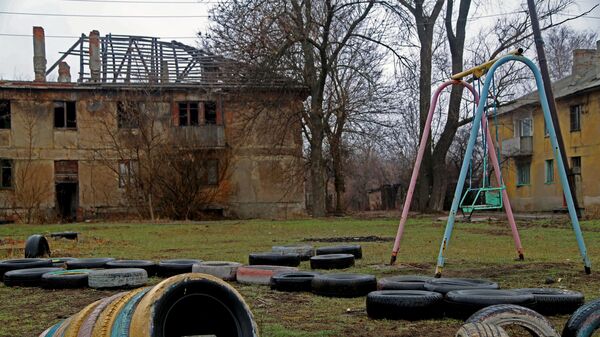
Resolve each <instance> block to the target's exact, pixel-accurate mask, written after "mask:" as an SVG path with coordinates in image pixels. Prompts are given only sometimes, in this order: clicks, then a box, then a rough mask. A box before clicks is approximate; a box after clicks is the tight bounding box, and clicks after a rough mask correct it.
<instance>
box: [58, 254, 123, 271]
mask: <svg viewBox="0 0 600 337" xmlns="http://www.w3.org/2000/svg"><path fill="white" fill-rule="evenodd" d="M114 260H115V259H113V258H112V257H91V258H83V259H75V260H70V261H66V262H65V265H66V266H67V269H92V268H104V267H105V266H106V264H107V263H108V262H110V261H114Z"/></svg>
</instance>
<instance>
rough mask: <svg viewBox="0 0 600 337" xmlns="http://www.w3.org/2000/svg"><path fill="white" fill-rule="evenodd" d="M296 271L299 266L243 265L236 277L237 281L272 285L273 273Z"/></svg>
mask: <svg viewBox="0 0 600 337" xmlns="http://www.w3.org/2000/svg"><path fill="white" fill-rule="evenodd" d="M296 271H298V268H296V267H286V266H265V265H254V266H241V267H239V268H238V269H237V272H236V275H235V277H236V280H237V282H238V283H242V284H258V285H270V284H271V277H273V275H276V274H278V273H284V272H296Z"/></svg>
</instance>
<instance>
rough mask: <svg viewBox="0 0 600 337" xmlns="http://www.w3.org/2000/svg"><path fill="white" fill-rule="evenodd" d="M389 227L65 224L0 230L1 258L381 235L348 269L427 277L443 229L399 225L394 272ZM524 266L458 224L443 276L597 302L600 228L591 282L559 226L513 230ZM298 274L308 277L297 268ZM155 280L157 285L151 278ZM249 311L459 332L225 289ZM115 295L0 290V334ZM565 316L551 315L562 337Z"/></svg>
mask: <svg viewBox="0 0 600 337" xmlns="http://www.w3.org/2000/svg"><path fill="white" fill-rule="evenodd" d="M397 223H398V220H397V219H354V218H336V219H319V220H297V221H268V220H252V221H215V222H194V223H164V224H148V223H80V224H68V225H39V226H37V225H36V226H33V225H3V226H0V240H2V241H0V259H6V258H18V257H22V254H23V251H22V250H20V249H12V248H14V247H19V248H22V247H23V246H24V240H25V239H26V238H27V237H28V236H29V235H31V234H35V233H50V232H54V231H63V230H74V231H78V232H80V240H79V241H78V242H73V241H68V240H64V239H63V240H54V239H49V243H50V248H51V250H52V255H53V256H73V257H103V256H110V257H115V258H123V259H151V260H160V259H167V258H198V259H203V260H230V261H240V262H247V259H248V253H250V252H260V251H269V250H270V249H271V246H273V245H279V244H286V243H297V242H312V243H313V244H314V245H315V246H325V245H332V244H336V243H326V242H318V241H316V239H319V238H333V237H357V236H371V235H374V236H379V237H381V238H383V239H385V240H382V241H378V242H360V244H361V245H362V247H363V255H364V257H363V259H361V260H357V264H356V266H355V267H354V268H351V269H349V270H347V271H349V272H359V273H370V274H374V275H376V276H377V277H384V276H390V275H398V274H426V275H433V271H434V267H435V260H436V257H437V252H438V248H439V244H440V240H441V238H442V234H443V230H444V226H445V222H441V221H436V220H435V219H433V218H428V217H423V218H417V219H412V220H410V221H409V222H408V224H407V226H406V232H405V235H404V238H403V242H402V247H401V251H400V254H399V256H398V262H397V264H396V265H395V266H389V265H386V263H388V262H389V258H390V251H391V247H392V243H393V242H391V241H389V240H391V239H392V237H393V236H394V235H395V232H396V228H397ZM518 225H519V226H520V233H521V239H522V241H523V245H524V248H525V259H526V260H525V261H524V262H518V261H514V258H515V257H516V252H515V251H514V245H513V242H512V239H511V236H510V230H509V228H508V225H507V224H506V223H505V222H490V223H477V224H475V223H458V224H457V225H456V227H455V231H454V236H453V237H452V240H451V242H450V246H449V249H448V251H447V264H446V268H445V270H444V276H448V277H481V278H488V279H492V280H494V281H497V282H499V284H500V286H501V287H503V288H511V287H542V286H546V285H545V284H544V282H545V281H546V279H547V278H549V277H552V278H553V279H555V280H557V283H555V284H553V285H552V286H553V287H561V288H562V287H565V288H568V289H573V290H578V291H582V292H583V293H584V294H585V295H586V298H587V299H588V300H589V299H594V298H598V297H600V274H599V273H600V269H599V268H600V221H584V222H583V223H582V229H583V231H584V236H585V240H586V244H587V248H588V253H589V256H590V257H591V260H592V275H585V274H584V273H583V266H582V263H581V258H580V256H579V251H578V249H577V244H576V242H575V237H574V235H573V232H572V231H571V229H570V224H569V223H568V222H567V220H566V219H565V218H556V219H553V220H543V221H542V220H538V221H528V222H526V223H523V222H522V221H521V222H519V223H518ZM301 268H302V269H309V268H310V267H309V266H308V263H307V262H303V263H302V265H301ZM151 281H152V283H156V282H159V281H160V280H159V279H158V278H156V279H155V278H153V279H151ZM233 286H234V287H236V288H237V289H238V290H239V291H240V292H241V293H242V294H243V296H244V297H245V299H246V301H247V302H248V304H249V305H250V307H251V309H252V311H253V313H254V315H255V319H256V321H257V322H258V326H259V329H260V333H261V336H265V337H276V336H293V337H308V336H311V337H312V336H315V337H316V336H349V337H355V336H377V337H385V336H395V337H398V336H434V337H435V336H454V334H455V333H456V330H457V329H458V327H459V326H460V325H461V322H460V321H457V320H452V319H444V320H427V321H416V322H408V321H386V320H371V319H369V318H368V317H367V315H366V311H365V298H364V297H363V298H356V299H335V298H325V297H319V296H315V295H312V294H308V293H301V294H296V293H283V292H276V291H271V290H270V289H269V288H268V287H259V286H242V285H239V284H236V283H233ZM115 292H116V291H97V290H92V289H82V290H64V291H49V290H42V289H38V288H9V287H5V286H4V285H3V284H2V285H0V336H3V337H21V336H23V337H31V336H37V335H38V334H39V333H41V332H42V331H43V330H44V329H46V328H47V327H49V326H51V325H52V324H54V323H56V322H57V321H58V320H60V319H62V318H65V317H68V316H70V315H72V314H74V313H76V312H77V311H79V310H81V309H82V308H83V307H84V306H85V305H87V304H89V303H91V302H92V301H94V300H97V299H99V298H102V297H106V296H108V295H111V294H112V293H115ZM567 318H568V317H567V316H557V317H552V318H551V320H552V322H553V323H554V324H555V326H556V327H557V330H559V331H560V330H561V329H562V326H563V324H564V322H565V321H566V319H567Z"/></svg>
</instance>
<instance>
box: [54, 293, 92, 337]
mask: <svg viewBox="0 0 600 337" xmlns="http://www.w3.org/2000/svg"><path fill="white" fill-rule="evenodd" d="M98 304H100V300H98V301H96V302H94V303H92V304H89V305H88V306H86V307H85V308H83V309H81V311H80V312H78V313H76V314H75V315H73V316H71V318H72V319H71V323H70V324H69V328H68V329H67V330H66V331H65V333H64V334H65V337H77V334H78V333H79V328H80V327H81V324H82V323H83V321H84V320H85V319H86V318H87V317H88V315H89V314H90V313H91V312H92V311H93V310H94V309H95V308H96V307H97V306H98ZM65 322H66V321H65ZM56 336H57V337H58V336H59V335H56Z"/></svg>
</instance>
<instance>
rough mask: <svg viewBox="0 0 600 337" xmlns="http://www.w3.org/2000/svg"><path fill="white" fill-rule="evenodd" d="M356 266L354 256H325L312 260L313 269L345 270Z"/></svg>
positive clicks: (318, 256) (317, 256)
mask: <svg viewBox="0 0 600 337" xmlns="http://www.w3.org/2000/svg"><path fill="white" fill-rule="evenodd" d="M352 266H354V255H352V254H325V255H316V256H313V257H311V258H310V268H311V269H345V268H350V267H352Z"/></svg>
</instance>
